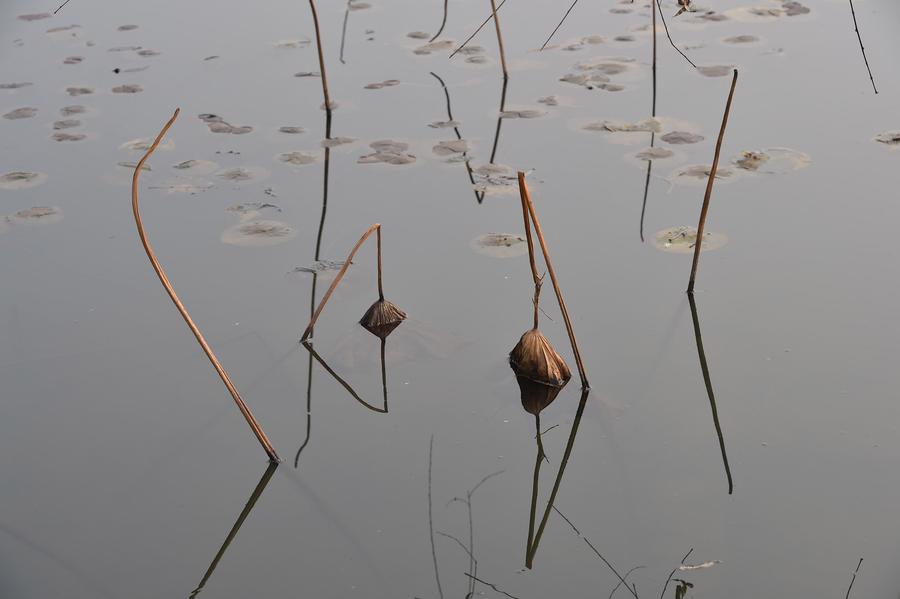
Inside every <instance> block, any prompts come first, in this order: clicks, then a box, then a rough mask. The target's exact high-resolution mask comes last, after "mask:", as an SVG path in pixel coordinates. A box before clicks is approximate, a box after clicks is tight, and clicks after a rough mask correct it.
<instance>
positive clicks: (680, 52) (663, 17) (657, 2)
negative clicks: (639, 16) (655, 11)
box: [654, 0, 697, 69]
mask: <svg viewBox="0 0 900 599" xmlns="http://www.w3.org/2000/svg"><path fill="white" fill-rule="evenodd" d="M656 6H658V7H659V18H660V19H662V24H663V27H664V28H665V29H666V37H667V38H669V43H670V44H672V47H673V48H675V51H676V52H678V53H679V54H681V55H682V56H683V57H684V59H685V60H686V61H688V62H689V63H690V64H691V66H692V67H694V68H695V69H696V68H697V65H695V64H694V61H693V60H691V59H690V58H688V57H687V54H685V53H684V52H682V51H681V49H680V48H678V46H676V45H675V40H673V39H672V35H671V34H670V33H669V26H668V25H666V17H665V15H663V9H662V5H661V4H660V3H659V0H656ZM655 34H656V32H655V31H654V35H655Z"/></svg>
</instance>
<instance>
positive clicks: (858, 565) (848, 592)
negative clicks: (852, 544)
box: [844, 558, 863, 599]
mask: <svg viewBox="0 0 900 599" xmlns="http://www.w3.org/2000/svg"><path fill="white" fill-rule="evenodd" d="M862 560H863V558H859V563H858V564H856V571H855V572H854V573H853V578H852V579H850V586H849V587H847V595H846V596H845V597H844V599H850V589H852V588H853V583H854V582H856V575H857V574H859V567H860V566H861V565H862Z"/></svg>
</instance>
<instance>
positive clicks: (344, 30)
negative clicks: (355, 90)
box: [338, 0, 353, 64]
mask: <svg viewBox="0 0 900 599" xmlns="http://www.w3.org/2000/svg"><path fill="white" fill-rule="evenodd" d="M352 1H353V0H347V8H346V9H344V24H343V25H342V26H341V52H340V54H338V60H340V61H341V64H347V61H345V60H344V43H345V42H346V41H347V21H349V20H350V3H351V2H352Z"/></svg>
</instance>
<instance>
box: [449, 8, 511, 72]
mask: <svg viewBox="0 0 900 599" xmlns="http://www.w3.org/2000/svg"><path fill="white" fill-rule="evenodd" d="M504 4H506V0H503V1H502V2H500V4H498V5H497V9H496V10H491V14H489V15H488V17H487V18H486V19H485V20H484V21H483V22H482V23H481V25H479V26H478V29H476V30H475V31H474V32H473V33H472V35H470V36H469V37H467V38H466V41H464V42H463V43H462V44H460V45H459V47H458V48H456V50H454V51H453V53H452V54H450V56H448V57H447V58H448V59H450V58H453V57H454V56H456V53H457V52H459V51H460V50H462V49H463V48H465V47H466V44H468V43H469V42H471V41H472V40H473V39H474V38H475V36H476V35H478V32H479V31H481V30H482V29H484V26H485V25H487V24H488V23H489V22H490V20H491V19H492V18H493V17H494V13H496V12H497V11H498V10H500V9H501V8H503V5H504Z"/></svg>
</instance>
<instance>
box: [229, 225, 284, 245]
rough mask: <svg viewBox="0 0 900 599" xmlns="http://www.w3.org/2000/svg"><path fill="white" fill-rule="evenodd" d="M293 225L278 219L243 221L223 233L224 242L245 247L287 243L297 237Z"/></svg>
mask: <svg viewBox="0 0 900 599" xmlns="http://www.w3.org/2000/svg"><path fill="white" fill-rule="evenodd" d="M296 235H297V231H296V230H294V228H293V227H291V226H290V225H287V224H285V223H283V222H280V221H276V220H259V221H253V222H248V223H241V224H239V225H237V226H235V227H231V228H230V229H226V230H225V231H224V232H223V233H222V237H221V239H222V243H227V244H229V245H239V246H244V247H265V246H270V245H278V244H279V243H285V242H287V241H290V240H291V239H293V238H294V237H296Z"/></svg>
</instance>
